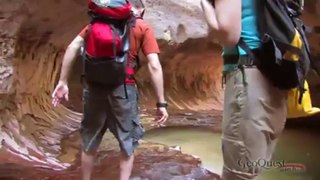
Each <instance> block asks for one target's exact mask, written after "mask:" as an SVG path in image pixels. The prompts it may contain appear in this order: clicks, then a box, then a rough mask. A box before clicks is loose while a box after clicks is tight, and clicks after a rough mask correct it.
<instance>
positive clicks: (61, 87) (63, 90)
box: [52, 81, 69, 107]
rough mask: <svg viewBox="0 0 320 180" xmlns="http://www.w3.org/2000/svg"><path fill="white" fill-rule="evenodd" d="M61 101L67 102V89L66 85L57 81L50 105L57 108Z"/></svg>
mask: <svg viewBox="0 0 320 180" xmlns="http://www.w3.org/2000/svg"><path fill="white" fill-rule="evenodd" d="M62 100H66V101H68V100H69V88H68V84H67V83H65V82H62V81H59V83H58V84H57V86H56V88H55V89H54V91H53V93H52V105H53V106H54V107H57V106H58V105H59V104H60V103H61V101H62Z"/></svg>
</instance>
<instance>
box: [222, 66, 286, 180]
mask: <svg viewBox="0 0 320 180" xmlns="http://www.w3.org/2000/svg"><path fill="white" fill-rule="evenodd" d="M287 94H288V91H285V90H279V89H278V88H276V87H274V86H272V85H271V84H270V82H269V81H267V80H266V78H265V77H264V76H263V75H262V74H261V73H260V71H259V70H258V69H257V68H256V67H247V68H244V70H243V71H241V70H240V69H239V68H236V69H235V70H233V71H231V72H228V73H227V74H226V86H225V95H224V112H223V123H222V131H223V133H222V152H223V160H224V166H223V173H222V179H223V180H235V179H246V180H247V179H255V178H257V175H259V174H260V173H261V171H262V170H263V169H264V168H277V167H276V166H277V165H278V166H279V163H276V162H274V163H271V162H270V160H271V158H272V153H273V151H274V148H275V145H276V142H277V140H278V138H279V136H280V134H281V133H282V131H283V129H284V125H285V122H286V115H287ZM276 161H277V160H276ZM278 161H280V160H278Z"/></svg>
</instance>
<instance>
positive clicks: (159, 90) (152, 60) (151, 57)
mask: <svg viewBox="0 0 320 180" xmlns="http://www.w3.org/2000/svg"><path fill="white" fill-rule="evenodd" d="M147 59H148V69H149V72H150V75H151V80H152V83H153V86H154V89H155V92H156V95H157V99H158V102H165V99H164V89H163V73H162V67H161V64H160V61H159V57H158V54H156V53H151V54H148V55H147Z"/></svg>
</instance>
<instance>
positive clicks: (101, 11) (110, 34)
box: [82, 0, 133, 85]
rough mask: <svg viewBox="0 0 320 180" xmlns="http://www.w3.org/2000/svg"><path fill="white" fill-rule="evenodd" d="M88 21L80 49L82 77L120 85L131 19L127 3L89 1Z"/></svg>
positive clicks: (92, 80)
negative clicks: (82, 66) (82, 63)
mask: <svg viewBox="0 0 320 180" xmlns="http://www.w3.org/2000/svg"><path fill="white" fill-rule="evenodd" d="M88 8H89V12H88V13H89V15H90V17H91V22H90V24H89V25H88V30H87V34H86V36H85V38H84V39H85V43H84V47H83V52H82V55H83V62H84V68H83V74H82V75H83V78H84V79H85V81H86V82H88V83H96V84H102V85H120V84H123V83H124V81H125V79H126V77H127V73H126V67H127V57H128V51H129V32H130V22H131V19H132V17H133V16H132V13H131V5H130V3H129V2H128V1H127V0H88Z"/></svg>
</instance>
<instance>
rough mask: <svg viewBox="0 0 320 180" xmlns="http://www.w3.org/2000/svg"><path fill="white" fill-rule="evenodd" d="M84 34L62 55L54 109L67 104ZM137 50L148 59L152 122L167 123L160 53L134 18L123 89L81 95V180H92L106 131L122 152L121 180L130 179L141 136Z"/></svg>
mask: <svg viewBox="0 0 320 180" xmlns="http://www.w3.org/2000/svg"><path fill="white" fill-rule="evenodd" d="M133 12H134V13H135V14H136V15H137V16H138V17H139V16H142V14H143V12H144V8H141V7H139V6H133ZM86 31H87V27H85V28H84V29H83V30H82V31H81V32H80V33H79V35H78V36H77V37H76V38H75V39H74V40H73V41H72V42H71V43H70V44H69V46H68V48H67V50H66V52H65V55H64V58H63V63H62V68H61V76H60V80H59V83H58V85H57V86H56V88H55V90H54V92H53V94H52V97H53V100H52V103H53V105H54V106H57V105H58V104H59V103H60V102H61V101H62V100H68V94H69V90H68V83H67V80H68V77H69V74H70V71H71V67H72V65H73V63H74V60H75V59H76V57H77V55H78V54H79V51H80V49H81V47H82V46H83V44H84V37H85V35H86ZM140 49H141V50H142V52H143V54H144V55H145V56H146V57H147V59H148V69H149V72H150V75H151V80H152V82H153V84H154V89H155V91H156V95H157V104H156V106H157V115H156V118H155V121H156V122H157V123H158V124H159V125H162V124H163V123H165V122H166V120H167V119H168V113H167V110H166V106H167V103H166V101H165V98H164V89H163V73H162V68H161V64H160V62H159V58H158V54H159V53H160V50H159V47H158V44H157V41H156V39H155V37H154V33H153V30H152V28H151V27H150V26H149V25H148V24H147V23H146V22H145V21H143V20H142V18H137V19H136V23H135V26H134V27H133V28H132V29H131V32H130V50H129V56H128V66H127V73H128V74H129V75H130V76H129V77H128V78H127V79H126V81H125V84H126V85H125V86H126V88H123V86H124V85H121V86H119V87H117V88H114V89H111V90H110V89H107V90H106V89H101V88H97V87H94V86H90V85H88V84H85V88H84V92H83V99H84V115H83V120H82V122H81V129H80V134H81V139H82V147H83V152H82V156H81V162H82V177H83V179H84V180H89V179H91V174H92V169H93V164H94V163H93V162H94V156H95V154H96V151H97V149H98V147H99V145H100V143H101V140H102V137H103V135H104V133H105V132H106V130H107V129H108V128H109V130H110V131H111V132H112V133H113V134H114V136H115V137H116V138H117V140H118V142H119V146H120V149H121V157H120V179H121V180H128V179H129V177H130V174H131V171H132V166H133V160H134V156H133V152H134V149H135V148H136V147H137V145H138V140H139V139H141V138H142V136H143V133H144V130H143V128H142V126H141V125H140V122H139V117H138V102H137V95H138V93H137V88H136V85H135V83H136V82H135V79H134V78H130V77H133V76H134V73H135V70H136V68H137V64H139V62H138V54H139V50H140ZM124 89H126V91H127V92H126V93H123V91H124ZM123 94H126V96H124V95H123Z"/></svg>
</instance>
